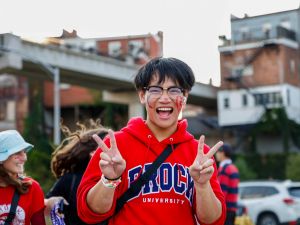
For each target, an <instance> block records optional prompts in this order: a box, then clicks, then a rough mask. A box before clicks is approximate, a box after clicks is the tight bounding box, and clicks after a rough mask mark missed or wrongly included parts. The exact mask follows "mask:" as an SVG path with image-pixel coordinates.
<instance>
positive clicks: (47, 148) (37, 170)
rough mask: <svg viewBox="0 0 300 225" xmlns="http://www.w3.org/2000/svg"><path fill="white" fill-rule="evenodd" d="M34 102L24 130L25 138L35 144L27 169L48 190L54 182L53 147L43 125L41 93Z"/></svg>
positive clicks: (29, 156)
mask: <svg viewBox="0 0 300 225" xmlns="http://www.w3.org/2000/svg"><path fill="white" fill-rule="evenodd" d="M34 103H35V104H33V107H32V109H31V110H30V112H29V114H28V116H27V118H26V119H25V128H24V132H23V137H24V139H25V140H26V141H28V142H29V143H31V144H33V145H34V148H33V150H32V151H30V152H29V153H28V160H27V162H26V164H25V165H26V170H25V171H26V173H27V175H28V176H31V177H32V178H34V179H35V180H37V181H38V182H39V183H40V185H41V186H42V188H43V190H44V191H45V192H47V191H48V190H49V188H50V187H51V185H52V184H53V183H54V178H53V176H52V175H51V170H50V160H51V153H52V147H51V145H50V142H49V140H48V138H47V135H46V133H45V129H44V126H43V124H44V120H43V106H42V100H41V96H40V95H39V94H37V95H36V96H34Z"/></svg>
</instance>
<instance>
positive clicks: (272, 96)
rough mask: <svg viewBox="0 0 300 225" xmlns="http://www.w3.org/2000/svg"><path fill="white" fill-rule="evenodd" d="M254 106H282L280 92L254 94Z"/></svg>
mask: <svg viewBox="0 0 300 225" xmlns="http://www.w3.org/2000/svg"><path fill="white" fill-rule="evenodd" d="M254 102H255V105H267V104H282V97H281V94H280V92H271V93H262V94H254Z"/></svg>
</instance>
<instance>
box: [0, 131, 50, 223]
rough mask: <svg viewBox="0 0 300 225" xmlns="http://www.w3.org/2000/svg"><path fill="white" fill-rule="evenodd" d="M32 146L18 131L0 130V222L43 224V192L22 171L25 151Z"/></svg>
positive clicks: (35, 182)
mask: <svg viewBox="0 0 300 225" xmlns="http://www.w3.org/2000/svg"><path fill="white" fill-rule="evenodd" d="M32 148H33V145H32V144H29V143H27V142H26V141H25V140H24V139H23V137H22V136H21V135H20V133H19V132H18V131H16V130H6V131H2V132H0V196H1V197H0V224H5V225H6V224H13V225H16V224H24V225H45V224H46V223H45V217H44V208H45V205H44V193H43V191H42V189H41V187H40V185H39V183H38V182H37V181H35V180H34V179H32V178H30V177H28V176H26V175H25V173H24V165H25V162H26V160H27V152H28V151H30V150H31V149H32ZM37 169H38V168H37ZM14 205H15V206H16V207H15V209H14Z"/></svg>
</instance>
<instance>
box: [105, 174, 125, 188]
mask: <svg viewBox="0 0 300 225" xmlns="http://www.w3.org/2000/svg"><path fill="white" fill-rule="evenodd" d="M101 182H102V184H103V185H104V186H105V187H107V188H116V187H117V186H118V185H119V184H120V183H121V182H122V180H121V177H118V178H116V179H107V178H106V177H105V176H104V175H103V174H102V176H101Z"/></svg>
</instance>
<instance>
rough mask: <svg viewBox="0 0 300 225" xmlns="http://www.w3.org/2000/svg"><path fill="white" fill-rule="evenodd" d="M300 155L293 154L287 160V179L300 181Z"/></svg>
mask: <svg viewBox="0 0 300 225" xmlns="http://www.w3.org/2000/svg"><path fill="white" fill-rule="evenodd" d="M299 165H300V154H291V155H289V157H288V159H287V165H286V178H287V179H291V180H298V181H299V180H300V166H299Z"/></svg>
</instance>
